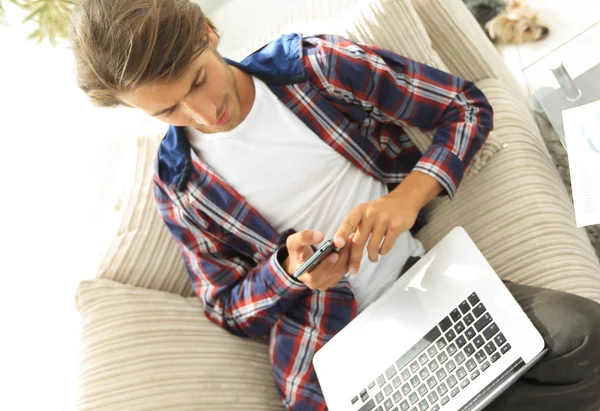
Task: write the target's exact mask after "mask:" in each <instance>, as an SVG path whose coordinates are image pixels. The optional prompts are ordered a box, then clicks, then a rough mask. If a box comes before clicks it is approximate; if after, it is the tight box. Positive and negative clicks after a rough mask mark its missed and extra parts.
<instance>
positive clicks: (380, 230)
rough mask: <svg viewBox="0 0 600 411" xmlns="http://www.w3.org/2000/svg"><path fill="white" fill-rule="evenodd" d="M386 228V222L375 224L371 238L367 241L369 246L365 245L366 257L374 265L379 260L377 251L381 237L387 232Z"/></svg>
mask: <svg viewBox="0 0 600 411" xmlns="http://www.w3.org/2000/svg"><path fill="white" fill-rule="evenodd" d="M387 226H388V224H387V222H377V223H375V225H374V227H373V231H372V232H371V238H370V239H369V244H368V245H367V255H368V256H369V260H371V262H374V263H375V262H377V260H378V259H379V249H380V246H381V242H382V241H383V236H384V235H385V233H386V232H387V228H388V227H387Z"/></svg>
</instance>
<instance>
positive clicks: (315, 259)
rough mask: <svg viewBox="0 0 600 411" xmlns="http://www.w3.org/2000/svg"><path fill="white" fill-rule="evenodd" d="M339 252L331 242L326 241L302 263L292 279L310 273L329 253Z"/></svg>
mask: <svg viewBox="0 0 600 411" xmlns="http://www.w3.org/2000/svg"><path fill="white" fill-rule="evenodd" d="M338 251H339V250H338V249H337V247H336V246H335V245H334V244H333V241H331V240H329V241H326V242H325V243H324V244H323V245H322V246H321V247H319V249H318V250H317V251H315V253H314V254H313V255H312V256H311V257H310V258H309V259H308V260H306V261H305V262H304V264H302V265H301V266H300V267H299V268H298V269H297V270H296V272H295V273H294V278H298V277H300V276H301V275H302V274H304V273H307V272H309V271H311V270H312V269H313V268H315V267H316V266H318V265H319V264H321V262H322V261H323V260H325V259H326V258H327V256H329V255H330V254H331V253H333V252H338Z"/></svg>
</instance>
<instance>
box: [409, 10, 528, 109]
mask: <svg viewBox="0 0 600 411" xmlns="http://www.w3.org/2000/svg"><path fill="white" fill-rule="evenodd" d="M413 4H414V6H415V10H416V11H417V13H418V14H419V16H420V17H421V20H422V22H423V25H424V26H425V29H426V30H427V32H428V33H429V37H430V38H431V41H432V45H433V49H434V50H435V51H437V53H438V54H439V55H440V56H441V58H442V60H444V62H445V63H446V65H447V67H448V69H449V71H450V72H451V73H453V74H455V75H457V76H460V77H463V78H465V79H467V80H470V81H480V80H485V79H488V78H497V79H499V80H501V81H503V82H504V83H505V84H506V85H507V86H508V88H509V89H511V90H515V91H516V90H519V92H520V93H521V95H522V96H523V98H524V99H525V94H524V91H522V89H521V87H520V86H519V84H518V82H517V81H516V79H515V78H514V76H513V75H512V73H511V72H510V70H509V69H508V67H507V66H506V64H505V63H504V61H503V59H502V57H501V56H500V54H499V53H498V51H497V50H496V49H495V47H494V45H493V44H492V42H491V41H490V40H489V39H488V38H487V36H486V34H485V32H484V31H483V30H482V29H481V27H480V26H479V23H477V21H476V20H475V17H473V15H472V14H471V13H470V12H469V10H468V9H467V7H466V6H465V4H464V3H463V1H462V0H413Z"/></svg>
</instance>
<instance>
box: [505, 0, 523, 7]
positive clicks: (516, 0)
mask: <svg viewBox="0 0 600 411" xmlns="http://www.w3.org/2000/svg"><path fill="white" fill-rule="evenodd" d="M521 6H523V1H522V0H510V3H509V5H508V8H509V9H518V8H519V7H521Z"/></svg>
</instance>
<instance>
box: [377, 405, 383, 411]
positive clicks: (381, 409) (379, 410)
mask: <svg viewBox="0 0 600 411" xmlns="http://www.w3.org/2000/svg"><path fill="white" fill-rule="evenodd" d="M375 411H383V407H382V406H381V405H380V406H379V407H377V408H375Z"/></svg>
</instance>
